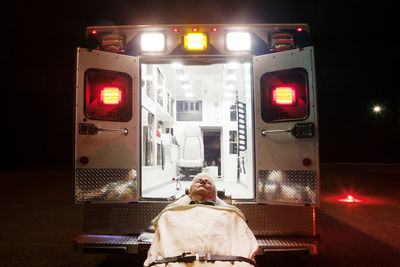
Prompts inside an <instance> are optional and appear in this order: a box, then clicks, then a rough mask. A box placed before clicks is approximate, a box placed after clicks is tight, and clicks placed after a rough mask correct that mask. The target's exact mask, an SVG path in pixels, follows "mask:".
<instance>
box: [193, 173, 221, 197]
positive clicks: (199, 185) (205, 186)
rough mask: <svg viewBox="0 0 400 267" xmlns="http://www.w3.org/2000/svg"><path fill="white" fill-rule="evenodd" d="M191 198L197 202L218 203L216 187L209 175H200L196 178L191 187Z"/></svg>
mask: <svg viewBox="0 0 400 267" xmlns="http://www.w3.org/2000/svg"><path fill="white" fill-rule="evenodd" d="M189 197H190V199H191V200H195V201H214V202H215V201H216V198H217V191H216V187H215V184H214V182H213V180H212V179H211V177H210V176H208V174H205V173H200V174H198V175H196V177H194V179H193V182H192V184H191V186H190V190H189Z"/></svg>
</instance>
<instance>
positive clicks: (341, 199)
mask: <svg viewBox="0 0 400 267" xmlns="http://www.w3.org/2000/svg"><path fill="white" fill-rule="evenodd" d="M336 201H338V202H343V203H366V202H367V201H366V200H364V199H361V198H358V197H355V196H354V195H352V194H347V195H346V196H345V197H339V198H337V199H336Z"/></svg>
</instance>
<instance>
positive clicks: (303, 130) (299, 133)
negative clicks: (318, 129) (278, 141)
mask: <svg viewBox="0 0 400 267" xmlns="http://www.w3.org/2000/svg"><path fill="white" fill-rule="evenodd" d="M314 131H315V127H314V124H313V123H312V122H306V123H296V124H295V125H294V127H293V128H292V129H284V130H265V129H264V130H261V135H262V136H263V137H265V136H266V135H267V134H273V133H291V134H292V135H293V136H294V137H296V138H312V137H314Z"/></svg>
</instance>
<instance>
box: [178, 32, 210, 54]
mask: <svg viewBox="0 0 400 267" xmlns="http://www.w3.org/2000/svg"><path fill="white" fill-rule="evenodd" d="M183 43H184V47H185V49H186V50H189V51H202V50H205V49H207V35H205V34H204V33H199V32H196V33H187V34H185V36H184V41H183Z"/></svg>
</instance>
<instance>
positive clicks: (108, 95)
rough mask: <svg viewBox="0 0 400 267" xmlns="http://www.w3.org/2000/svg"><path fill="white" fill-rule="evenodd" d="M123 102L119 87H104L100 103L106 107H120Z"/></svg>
mask: <svg viewBox="0 0 400 267" xmlns="http://www.w3.org/2000/svg"><path fill="white" fill-rule="evenodd" d="M121 101H122V92H121V89H120V88H118V87H104V88H103V89H102V90H101V93H100V102H101V103H103V104H104V105H118V104H121Z"/></svg>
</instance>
